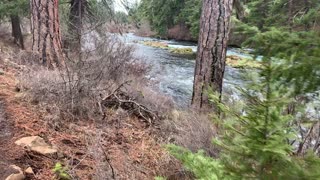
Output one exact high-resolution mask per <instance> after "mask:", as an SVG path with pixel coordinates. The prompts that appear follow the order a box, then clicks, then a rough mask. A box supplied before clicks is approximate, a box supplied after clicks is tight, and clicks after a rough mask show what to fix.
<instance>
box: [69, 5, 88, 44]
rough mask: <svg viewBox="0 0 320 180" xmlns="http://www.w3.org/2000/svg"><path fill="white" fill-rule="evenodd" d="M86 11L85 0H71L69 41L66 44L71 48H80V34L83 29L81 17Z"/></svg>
mask: <svg viewBox="0 0 320 180" xmlns="http://www.w3.org/2000/svg"><path fill="white" fill-rule="evenodd" d="M87 11H88V2H87V0H71V1H70V15H69V20H70V23H69V40H68V41H69V42H67V46H69V48H72V49H74V50H75V49H77V48H78V50H80V49H79V48H80V47H81V35H82V30H83V18H84V17H85V13H87Z"/></svg>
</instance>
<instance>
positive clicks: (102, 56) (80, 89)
mask: <svg viewBox="0 0 320 180" xmlns="http://www.w3.org/2000/svg"><path fill="white" fill-rule="evenodd" d="M88 47H89V48H83V50H82V51H81V52H80V54H79V55H75V54H69V58H68V60H67V61H66V62H67V63H66V67H65V68H61V69H57V70H48V69H45V68H43V67H41V66H36V65H34V67H33V68H32V69H31V70H30V71H26V72H24V73H22V74H21V75H20V78H19V79H20V85H21V87H22V89H25V90H27V92H28V93H27V94H28V96H29V97H30V99H31V100H32V101H33V102H35V103H39V105H41V106H40V107H43V108H45V109H46V111H48V112H56V113H58V114H60V117H61V118H64V117H67V118H70V117H71V118H73V119H74V118H77V119H79V118H95V117H96V116H97V115H99V113H100V110H101V107H99V104H98V102H99V101H100V99H101V97H102V96H104V95H106V94H109V93H111V92H112V91H113V90H114V89H115V88H117V87H118V86H119V84H121V83H123V82H133V81H143V80H144V75H145V73H146V71H147V70H148V67H147V66H145V65H144V64H143V63H141V62H140V61H138V60H137V59H135V58H134V57H133V48H132V47H130V46H126V45H125V44H123V43H122V42H121V41H119V40H117V39H116V38H114V37H111V36H106V37H103V39H99V40H98V39H96V40H95V41H94V44H91V45H90V44H89V46H88ZM26 57H29V58H30V57H32V55H27V56H26ZM27 59H28V58H22V60H23V62H26V61H28V60H27ZM57 109H58V110H57Z"/></svg>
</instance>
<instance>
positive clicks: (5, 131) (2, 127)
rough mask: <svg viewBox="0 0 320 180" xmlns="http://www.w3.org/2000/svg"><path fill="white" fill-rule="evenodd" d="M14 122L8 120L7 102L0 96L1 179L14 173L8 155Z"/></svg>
mask: <svg viewBox="0 0 320 180" xmlns="http://www.w3.org/2000/svg"><path fill="white" fill-rule="evenodd" d="M12 131H13V124H12V122H9V121H7V115H6V113H5V103H4V101H3V99H1V97H0V179H5V178H6V177H7V176H8V175H10V174H11V173H12V170H11V169H9V166H10V165H11V163H10V160H9V159H10V158H9V157H8V156H9V154H8V151H9V147H8V144H10V140H11V138H12V137H13V132H12Z"/></svg>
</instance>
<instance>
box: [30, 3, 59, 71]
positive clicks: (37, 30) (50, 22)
mask: <svg viewBox="0 0 320 180" xmlns="http://www.w3.org/2000/svg"><path fill="white" fill-rule="evenodd" d="M30 4H31V31H32V35H33V39H32V50H33V51H37V52H39V53H40V56H41V59H40V63H41V64H43V65H45V66H47V67H48V68H55V67H59V66H63V65H64V58H63V53H62V47H61V34H60V22H59V14H58V0H31V1H30Z"/></svg>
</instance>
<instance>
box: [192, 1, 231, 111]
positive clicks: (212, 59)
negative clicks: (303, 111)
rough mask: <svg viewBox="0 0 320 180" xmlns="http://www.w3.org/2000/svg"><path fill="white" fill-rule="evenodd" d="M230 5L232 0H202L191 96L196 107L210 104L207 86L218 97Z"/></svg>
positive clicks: (204, 106)
mask: <svg viewBox="0 0 320 180" xmlns="http://www.w3.org/2000/svg"><path fill="white" fill-rule="evenodd" d="M232 5H233V0H203V5H202V14H201V22H200V34H199V41H198V53H197V59H196V67H195V75H194V86H193V96H192V106H193V107H194V108H196V109H202V110H208V109H211V108H213V107H214V106H213V104H211V103H210V102H209V98H208V90H209V89H211V90H213V91H215V92H218V93H220V96H221V93H222V83H223V76H224V70H225V62H226V50H227V41H228V36H229V26H230V17H231V13H232ZM220 98H221V97H220Z"/></svg>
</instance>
